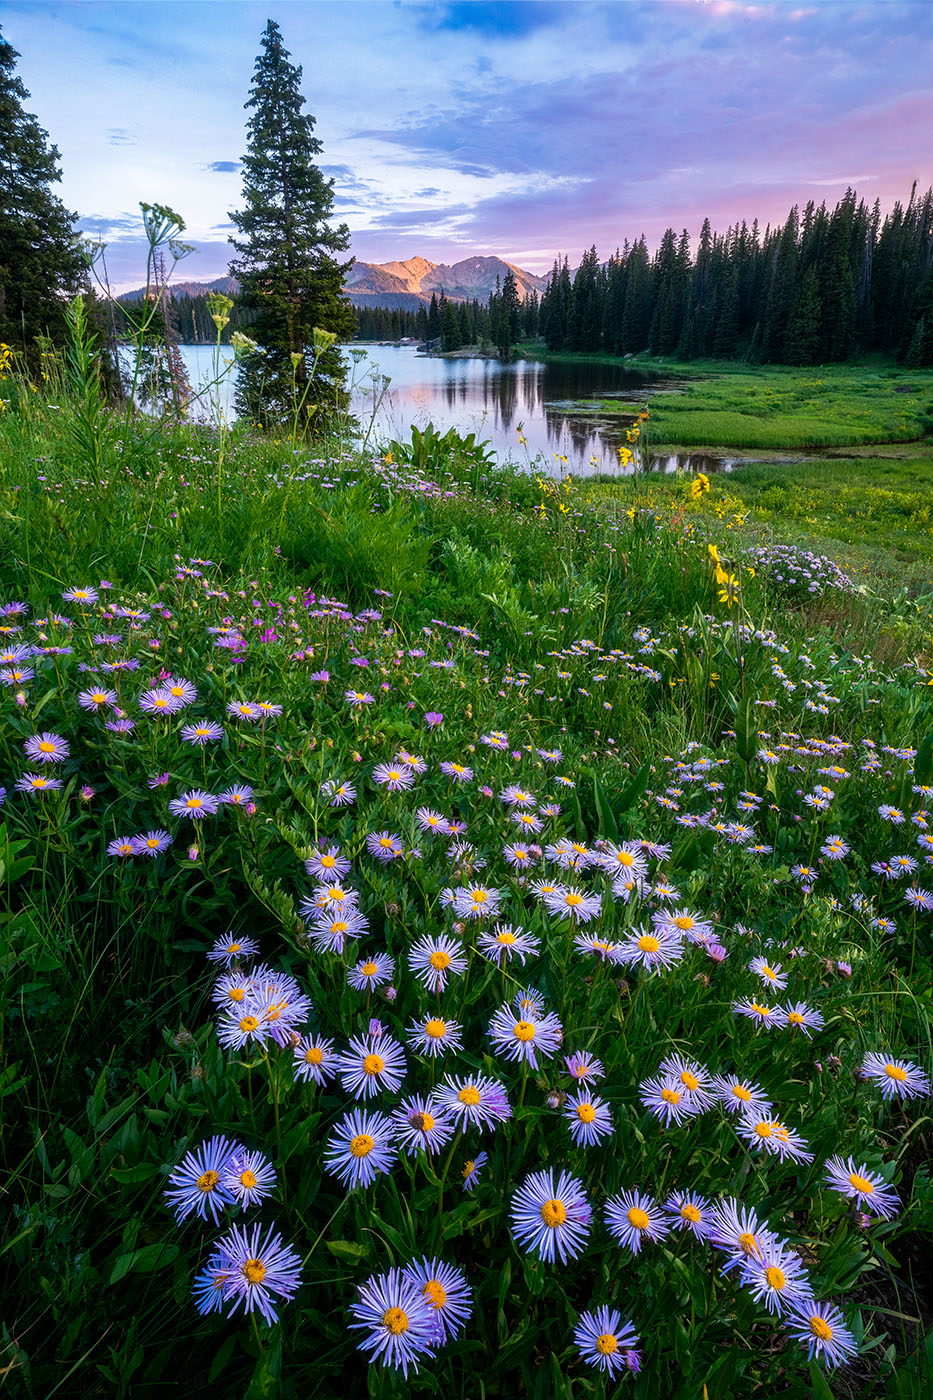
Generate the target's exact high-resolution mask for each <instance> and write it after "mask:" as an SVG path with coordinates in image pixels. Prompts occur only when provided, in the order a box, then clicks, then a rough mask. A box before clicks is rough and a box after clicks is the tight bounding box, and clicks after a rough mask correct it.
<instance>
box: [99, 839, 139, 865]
mask: <svg viewBox="0 0 933 1400" xmlns="http://www.w3.org/2000/svg"><path fill="white" fill-rule="evenodd" d="M107 854H108V856H119V857H120V859H121V860H125V859H126V858H127V856H135V855H137V854H138V852H137V850H136V847H135V845H134V844H133V837H132V836H116V837H114V839H113V840H112V841H110V842H108V845H107Z"/></svg>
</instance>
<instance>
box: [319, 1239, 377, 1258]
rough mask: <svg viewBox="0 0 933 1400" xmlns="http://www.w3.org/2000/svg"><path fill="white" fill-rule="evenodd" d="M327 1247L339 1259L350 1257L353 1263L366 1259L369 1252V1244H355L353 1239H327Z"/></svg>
mask: <svg viewBox="0 0 933 1400" xmlns="http://www.w3.org/2000/svg"><path fill="white" fill-rule="evenodd" d="M326 1243H327V1248H328V1249H329V1250H330V1252H331V1254H333V1255H334V1256H335V1258H337V1259H348V1260H350V1262H351V1263H354V1264H358V1263H359V1261H360V1260H361V1259H365V1258H366V1256H367V1254H368V1253H369V1246H368V1245H365V1244H355V1243H354V1241H353V1240H327V1241H326Z"/></svg>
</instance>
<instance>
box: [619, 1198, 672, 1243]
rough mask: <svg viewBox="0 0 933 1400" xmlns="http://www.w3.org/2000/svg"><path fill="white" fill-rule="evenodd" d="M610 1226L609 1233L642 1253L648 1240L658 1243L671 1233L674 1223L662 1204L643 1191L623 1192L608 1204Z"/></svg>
mask: <svg viewBox="0 0 933 1400" xmlns="http://www.w3.org/2000/svg"><path fill="white" fill-rule="evenodd" d="M606 1224H607V1226H608V1228H609V1233H610V1234H611V1235H613V1236H614V1237H615V1239H617V1240H618V1241H619V1244H621V1245H624V1246H625V1247H627V1248H628V1249H630V1250H631V1251H632V1253H633V1254H638V1253H640V1251H641V1248H642V1245H643V1244H644V1243H645V1241H646V1240H651V1241H653V1242H654V1243H655V1244H656V1243H657V1242H658V1241H659V1240H663V1239H664V1237H665V1235H667V1234H669V1233H670V1228H671V1227H670V1223H669V1222H668V1221H667V1220H666V1219H665V1218H664V1213H663V1212H662V1210H661V1207H660V1206H659V1205H658V1203H657V1202H656V1201H654V1200H652V1198H651V1197H650V1196H645V1195H643V1194H642V1193H641V1192H640V1191H638V1190H637V1189H636V1190H632V1191H622V1192H620V1193H619V1195H618V1196H610V1197H609V1199H608V1200H607V1201H606Z"/></svg>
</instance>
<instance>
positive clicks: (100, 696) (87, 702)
mask: <svg viewBox="0 0 933 1400" xmlns="http://www.w3.org/2000/svg"><path fill="white" fill-rule="evenodd" d="M117 701H118V696H117V692H116V691H115V690H108V689H107V687H106V686H103V685H92V686H91V687H90V689H89V690H82V691H81V692H80V693H79V695H78V704H79V705H80V706H81V708H82V710H91V711H94V712H98V711H100V710H106V709H107V707H108V705H116V704H117Z"/></svg>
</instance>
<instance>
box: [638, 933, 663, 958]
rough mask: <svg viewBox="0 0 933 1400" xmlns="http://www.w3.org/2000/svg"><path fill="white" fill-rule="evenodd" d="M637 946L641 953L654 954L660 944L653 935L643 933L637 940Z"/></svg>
mask: <svg viewBox="0 0 933 1400" xmlns="http://www.w3.org/2000/svg"><path fill="white" fill-rule="evenodd" d="M638 946H639V948H640V949H641V951H642V952H643V953H656V952H657V951H658V949H659V948H660V946H661V944H660V942H659V941H658V939H657V938H655V936H654V934H653V933H643V934H642V936H641V938H639V940H638Z"/></svg>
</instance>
